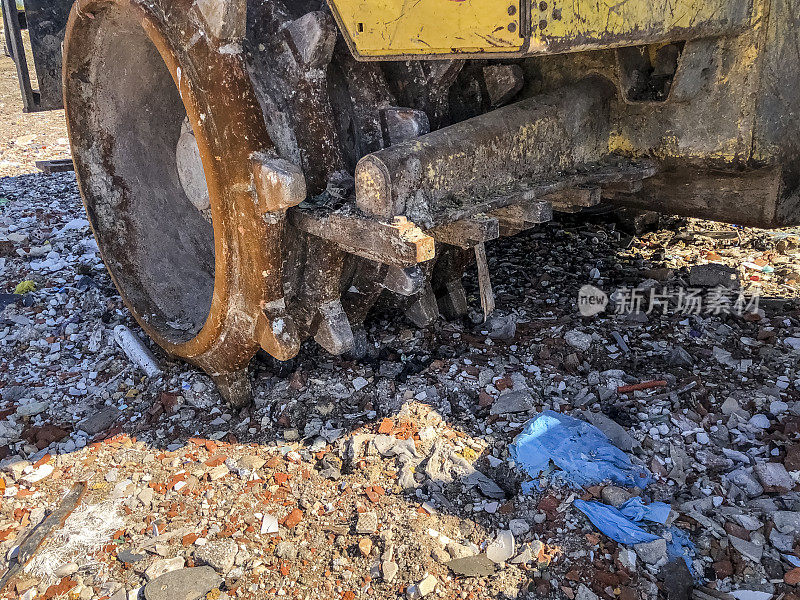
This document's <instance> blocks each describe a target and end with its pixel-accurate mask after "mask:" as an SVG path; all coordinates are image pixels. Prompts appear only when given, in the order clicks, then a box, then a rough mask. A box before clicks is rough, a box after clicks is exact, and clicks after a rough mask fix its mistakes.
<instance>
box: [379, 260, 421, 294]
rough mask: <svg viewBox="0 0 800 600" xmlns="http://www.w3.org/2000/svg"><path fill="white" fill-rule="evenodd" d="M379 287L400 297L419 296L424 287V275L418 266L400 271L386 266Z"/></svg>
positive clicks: (394, 267) (398, 268)
mask: <svg viewBox="0 0 800 600" xmlns="http://www.w3.org/2000/svg"><path fill="white" fill-rule="evenodd" d="M380 285H381V287H383V288H385V289H387V290H389V291H390V292H392V293H394V294H399V295H401V296H414V295H415V294H419V293H420V292H421V291H422V289H423V287H424V286H425V274H424V273H423V272H422V270H421V269H420V268H419V267H418V266H416V265H415V266H413V267H406V268H405V269H401V268H400V267H396V266H394V265H388V266H387V268H386V275H385V276H384V278H383V281H382V282H381V283H380Z"/></svg>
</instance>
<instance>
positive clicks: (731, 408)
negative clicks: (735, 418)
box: [720, 396, 743, 416]
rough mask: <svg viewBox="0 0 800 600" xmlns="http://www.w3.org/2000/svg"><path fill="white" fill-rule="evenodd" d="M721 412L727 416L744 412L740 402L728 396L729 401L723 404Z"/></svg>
mask: <svg viewBox="0 0 800 600" xmlns="http://www.w3.org/2000/svg"><path fill="white" fill-rule="evenodd" d="M720 410H721V411H722V414H723V415H725V416H730V415H732V414H733V413H741V412H743V411H742V406H741V404H739V401H738V400H737V399H736V398H734V397H733V396H728V398H727V400H725V402H723V403H722V406H721V407H720Z"/></svg>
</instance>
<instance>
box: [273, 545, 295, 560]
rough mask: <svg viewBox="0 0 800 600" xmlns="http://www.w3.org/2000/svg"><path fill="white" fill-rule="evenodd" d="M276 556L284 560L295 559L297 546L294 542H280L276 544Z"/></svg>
mask: <svg viewBox="0 0 800 600" xmlns="http://www.w3.org/2000/svg"><path fill="white" fill-rule="evenodd" d="M275 556H277V557H278V558H282V559H284V560H294V559H295V558H297V546H295V545H294V544H293V543H292V542H287V541H283V542H280V543H279V544H278V545H277V546H275Z"/></svg>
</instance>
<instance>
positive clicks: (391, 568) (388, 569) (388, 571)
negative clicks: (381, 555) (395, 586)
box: [381, 560, 400, 582]
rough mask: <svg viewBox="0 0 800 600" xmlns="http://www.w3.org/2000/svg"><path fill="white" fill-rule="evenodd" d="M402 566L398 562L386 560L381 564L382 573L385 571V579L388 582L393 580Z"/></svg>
mask: <svg viewBox="0 0 800 600" xmlns="http://www.w3.org/2000/svg"><path fill="white" fill-rule="evenodd" d="M399 570H400V567H399V566H397V563H396V562H394V561H391V560H385V561H383V563H382V564H381V573H383V580H384V581H386V582H389V581H392V580H393V579H394V578H395V577H396V576H397V572H398V571H399Z"/></svg>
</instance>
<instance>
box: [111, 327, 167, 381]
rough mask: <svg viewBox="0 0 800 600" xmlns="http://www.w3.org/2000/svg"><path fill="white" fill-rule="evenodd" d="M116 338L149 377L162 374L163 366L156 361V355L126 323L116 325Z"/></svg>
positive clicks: (130, 357)
mask: <svg viewBox="0 0 800 600" xmlns="http://www.w3.org/2000/svg"><path fill="white" fill-rule="evenodd" d="M114 339H115V340H116V341H117V344H118V345H119V347H120V348H122V351H123V352H124V353H125V355H126V356H127V357H128V358H129V359H130V360H131V362H133V363H135V364H136V366H138V367H139V368H140V369H141V370H142V371H144V373H145V375H147V376H148V377H157V376H159V375H161V373H162V371H161V367H159V366H158V363H157V362H156V357H155V356H153V353H152V352H150V349H149V348H148V347H147V346H145V345H144V342H142V340H141V339H139V336H137V335H136V334H135V333H133V332H132V331H131V330H130V329H128V328H127V327H125V325H117V326H116V327H114Z"/></svg>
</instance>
